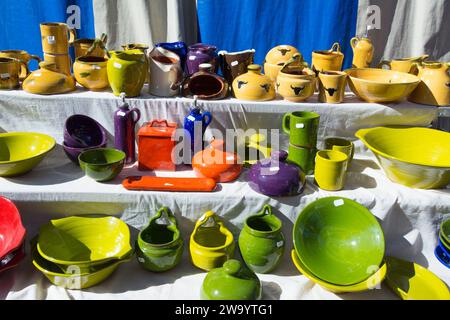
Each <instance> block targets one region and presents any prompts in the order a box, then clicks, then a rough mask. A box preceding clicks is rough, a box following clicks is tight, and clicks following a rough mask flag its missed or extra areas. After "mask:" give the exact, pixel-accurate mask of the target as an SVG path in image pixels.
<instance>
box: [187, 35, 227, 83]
mask: <svg viewBox="0 0 450 320" xmlns="http://www.w3.org/2000/svg"><path fill="white" fill-rule="evenodd" d="M218 60H219V59H218V55H217V47H216V46H213V45H210V44H205V43H196V44H193V45H190V46H189V47H188V52H187V57H186V68H185V69H186V74H187V75H188V76H190V75H192V74H194V73H196V72H198V71H199V66H200V65H201V64H202V63H210V64H212V65H213V67H214V72H216V71H217V66H218Z"/></svg>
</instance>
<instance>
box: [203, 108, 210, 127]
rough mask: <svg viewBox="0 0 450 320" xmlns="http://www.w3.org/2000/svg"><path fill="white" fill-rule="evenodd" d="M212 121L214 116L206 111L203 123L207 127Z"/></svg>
mask: <svg viewBox="0 0 450 320" xmlns="http://www.w3.org/2000/svg"><path fill="white" fill-rule="evenodd" d="M211 121H212V115H211V113H210V112H208V111H205V112H203V114H202V122H203V124H204V125H205V127H207V126H208V125H209V124H210V123H211Z"/></svg>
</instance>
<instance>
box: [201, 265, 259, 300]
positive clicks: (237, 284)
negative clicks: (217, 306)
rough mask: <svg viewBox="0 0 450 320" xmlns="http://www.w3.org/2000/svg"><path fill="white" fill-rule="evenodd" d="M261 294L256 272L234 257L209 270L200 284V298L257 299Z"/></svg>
mask: <svg viewBox="0 0 450 320" xmlns="http://www.w3.org/2000/svg"><path fill="white" fill-rule="evenodd" d="M261 295H262V287H261V282H260V281H259V279H258V277H257V276H256V274H255V273H254V272H253V271H251V270H249V269H248V268H246V267H244V266H243V265H242V264H241V262H240V261H238V260H234V259H231V260H228V261H226V262H225V263H224V264H223V266H222V267H221V268H216V269H213V270H211V271H210V272H209V273H208V274H207V275H206V277H205V280H204V281H203V285H202V298H204V299H209V300H257V299H260V298H261Z"/></svg>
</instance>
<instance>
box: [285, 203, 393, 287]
mask: <svg viewBox="0 0 450 320" xmlns="http://www.w3.org/2000/svg"><path fill="white" fill-rule="evenodd" d="M293 239H294V246H295V251H296V253H297V255H298V257H299V259H300V261H301V262H302V263H303V264H304V265H305V266H306V267H307V269H308V270H310V271H311V273H312V274H314V275H315V276H316V277H318V278H320V279H322V280H323V281H326V282H329V283H333V284H337V285H345V286H346V285H352V284H356V283H359V282H362V281H364V280H366V279H367V278H368V277H369V276H371V275H372V274H373V273H374V272H375V271H376V268H378V267H379V266H381V263H382V261H383V258H384V251H385V243H384V235H383V230H382V229H381V226H380V224H379V223H378V221H377V219H376V218H375V217H374V216H373V215H372V213H371V212H370V211H369V210H368V209H366V208H365V207H364V206H362V205H360V204H359V203H357V202H355V201H353V200H350V199H347V198H342V197H326V198H321V199H319V200H316V201H314V202H312V203H310V204H309V205H308V206H306V207H305V208H304V209H303V210H302V212H301V213H300V215H299V216H298V218H297V220H296V221H295V225H294V229H293Z"/></svg>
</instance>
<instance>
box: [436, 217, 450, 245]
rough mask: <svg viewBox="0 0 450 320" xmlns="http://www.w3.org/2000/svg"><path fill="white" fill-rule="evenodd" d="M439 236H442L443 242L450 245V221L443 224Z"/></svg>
mask: <svg viewBox="0 0 450 320" xmlns="http://www.w3.org/2000/svg"><path fill="white" fill-rule="evenodd" d="M439 234H440V235H441V238H442V239H443V240H444V241H443V242H444V243H448V244H449V245H450V219H448V220H445V221H443V222H442V223H441V227H440V230H439Z"/></svg>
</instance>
